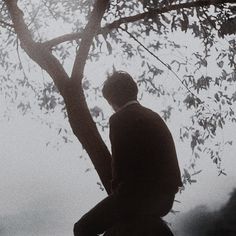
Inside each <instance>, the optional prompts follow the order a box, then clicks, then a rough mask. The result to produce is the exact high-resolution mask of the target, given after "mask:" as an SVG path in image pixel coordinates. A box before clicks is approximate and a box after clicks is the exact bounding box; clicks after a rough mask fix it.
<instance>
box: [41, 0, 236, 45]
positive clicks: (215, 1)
mask: <svg viewBox="0 0 236 236" xmlns="http://www.w3.org/2000/svg"><path fill="white" fill-rule="evenodd" d="M225 3H235V0H204V1H203V0H201V1H194V2H189V3H182V4H175V5H171V6H168V7H163V8H159V9H155V10H151V9H150V10H148V11H146V12H143V13H139V14H136V15H133V16H128V17H123V18H120V19H119V20H116V21H113V22H112V23H110V24H107V25H106V26H104V27H102V28H100V29H99V30H97V34H102V33H103V32H109V31H111V30H113V29H117V28H119V26H120V25H122V24H128V23H133V22H136V21H140V20H143V19H144V18H150V17H153V16H154V15H158V14H163V13H167V12H170V11H175V10H180V9H184V8H186V9H188V8H192V7H207V6H211V5H214V6H216V5H220V4H225ZM81 36H82V33H81V32H78V33H71V34H65V35H62V36H59V37H57V38H54V39H51V40H49V41H46V42H45V43H44V44H45V46H46V47H48V48H52V47H54V46H56V45H58V44H60V43H63V42H66V41H73V40H77V39H80V38H81Z"/></svg>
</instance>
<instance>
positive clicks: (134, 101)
mask: <svg viewBox="0 0 236 236" xmlns="http://www.w3.org/2000/svg"><path fill="white" fill-rule="evenodd" d="M132 104H139V102H138V101H136V100H132V101H129V102H127V103H125V104H124V105H123V106H122V107H120V108H119V109H118V110H117V111H116V112H119V111H121V110H123V109H125V108H126V107H128V106H130V105H132Z"/></svg>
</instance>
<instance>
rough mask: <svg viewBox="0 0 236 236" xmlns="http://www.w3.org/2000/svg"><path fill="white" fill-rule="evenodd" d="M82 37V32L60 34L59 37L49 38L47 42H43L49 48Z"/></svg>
mask: <svg viewBox="0 0 236 236" xmlns="http://www.w3.org/2000/svg"><path fill="white" fill-rule="evenodd" d="M81 37H82V33H71V34H64V35H62V36H59V37H57V38H54V39H51V40H48V41H46V42H44V43H43V45H44V46H45V47H47V48H48V49H51V48H53V47H55V46H57V45H58V44H60V43H64V42H67V41H73V40H78V39H80V38H81Z"/></svg>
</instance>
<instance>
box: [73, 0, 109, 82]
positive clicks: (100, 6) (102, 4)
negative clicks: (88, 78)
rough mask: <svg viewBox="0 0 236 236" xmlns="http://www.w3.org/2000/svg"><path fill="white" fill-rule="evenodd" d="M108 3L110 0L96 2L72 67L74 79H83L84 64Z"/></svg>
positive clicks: (97, 0)
mask: <svg viewBox="0 0 236 236" xmlns="http://www.w3.org/2000/svg"><path fill="white" fill-rule="evenodd" d="M108 3H109V0H96V2H95V4H94V8H93V11H92V13H91V16H90V19H89V22H88V24H87V25H86V27H85V29H84V32H83V35H82V39H81V43H80V47H79V50H78V51H77V55H76V58H75V62H74V65H73V69H72V75H71V78H72V80H77V79H79V80H80V81H81V80H82V77H83V72H84V66H85V63H86V59H87V57H88V53H89V49H90V47H91V44H92V41H93V38H94V36H95V35H96V34H97V31H98V30H99V28H100V23H101V20H102V17H103V15H104V13H105V10H106V8H107V5H108Z"/></svg>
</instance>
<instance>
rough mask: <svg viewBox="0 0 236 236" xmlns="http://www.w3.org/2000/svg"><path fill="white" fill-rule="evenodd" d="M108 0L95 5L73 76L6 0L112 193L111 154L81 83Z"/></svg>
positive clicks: (31, 52) (18, 28) (26, 44)
mask: <svg viewBox="0 0 236 236" xmlns="http://www.w3.org/2000/svg"><path fill="white" fill-rule="evenodd" d="M107 2H108V1H105V0H104V1H101V0H98V1H96V3H95V5H94V10H93V12H92V14H91V17H90V20H89V22H88V24H87V26H86V28H85V31H84V34H83V36H82V41H81V45H80V49H79V51H78V53H77V56H76V59H75V63H74V69H73V73H72V76H73V79H71V78H70V77H69V76H68V75H67V73H66V72H65V70H64V68H63V66H62V64H61V63H60V62H59V60H58V59H57V58H56V57H55V56H53V55H52V53H51V51H50V50H48V47H45V44H42V43H37V42H35V41H34V40H33V38H32V35H31V33H30V31H29V29H28V27H27V25H26V24H25V22H24V19H23V12H22V11H21V10H20V9H19V7H18V6H17V1H14V0H13V1H12V0H5V3H6V5H7V8H8V11H9V14H10V16H11V19H12V22H13V26H14V29H15V32H16V34H17V36H18V38H19V39H20V42H21V46H22V48H23V49H24V50H25V52H26V53H27V54H28V56H29V57H30V58H31V59H32V60H34V61H35V62H36V63H37V64H38V65H39V66H40V67H41V68H42V69H44V70H45V71H47V72H48V74H49V75H50V76H51V77H52V79H53V81H54V83H55V85H56V87H57V88H58V90H59V92H60V94H61V95H62V96H63V98H64V101H65V104H66V108H67V113H68V118H69V122H70V125H71V127H72V130H73V133H74V134H75V135H76V137H77V138H78V139H79V141H80V142H81V144H82V145H83V147H84V148H85V150H86V151H87V153H88V155H89V157H90V158H91V161H92V163H93V164H94V166H95V169H96V170H97V173H98V175H99V177H100V179H101V181H102V183H103V185H104V187H105V189H106V191H107V192H108V193H109V192H110V180H111V164H110V162H111V155H110V152H109V151H108V148H107V147H106V145H105V143H104V142H103V140H102V138H101V136H100V134H99V132H98V130H97V127H96V124H95V123H94V121H93V119H92V117H91V115H90V112H89V109H88V106H87V103H86V100H85V96H84V93H83V88H82V84H81V80H82V77H83V70H84V66H85V62H86V59H87V56H88V52H89V48H90V46H91V42H92V39H93V37H94V34H96V32H97V28H98V27H99V26H100V21H101V19H102V16H103V14H104V11H105V9H106V6H107V5H106V4H107ZM100 3H101V5H100ZM82 47H83V48H82ZM80 59H81V60H80Z"/></svg>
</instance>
